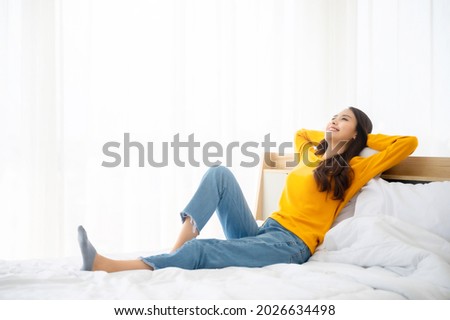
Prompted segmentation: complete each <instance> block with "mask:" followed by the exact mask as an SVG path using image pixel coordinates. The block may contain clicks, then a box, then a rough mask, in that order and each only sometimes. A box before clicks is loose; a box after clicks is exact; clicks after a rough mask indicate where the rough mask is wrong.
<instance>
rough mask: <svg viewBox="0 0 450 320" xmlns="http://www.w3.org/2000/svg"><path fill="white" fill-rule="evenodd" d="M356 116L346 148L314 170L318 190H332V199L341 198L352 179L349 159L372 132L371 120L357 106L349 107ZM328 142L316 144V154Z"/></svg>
mask: <svg viewBox="0 0 450 320" xmlns="http://www.w3.org/2000/svg"><path fill="white" fill-rule="evenodd" d="M349 109H350V110H351V111H352V112H353V114H354V115H355V118H356V132H357V134H356V137H355V139H353V140H352V141H350V142H348V143H349V145H348V146H347V149H346V150H345V151H344V152H343V153H341V154H337V155H335V156H333V157H330V158H328V159H325V160H323V161H321V163H320V164H319V166H318V167H317V168H316V169H315V170H314V179H315V180H316V183H317V186H318V188H319V191H321V192H324V191H326V192H327V193H328V192H330V191H333V199H335V200H343V199H344V194H345V191H346V190H347V189H348V187H350V184H351V183H352V180H353V170H352V168H351V167H350V165H349V162H350V160H351V159H352V158H353V157H354V156H357V155H359V153H360V152H361V151H362V149H364V148H365V147H366V144H367V135H368V134H369V133H371V132H372V121H370V119H369V117H368V116H367V115H366V114H365V113H364V112H363V111H361V110H359V109H358V108H354V107H349ZM327 147H328V142H327V141H326V140H325V139H323V140H322V141H320V143H319V145H318V146H317V151H316V155H323V154H324V153H325V151H326V150H327Z"/></svg>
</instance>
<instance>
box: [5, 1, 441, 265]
mask: <svg viewBox="0 0 450 320" xmlns="http://www.w3.org/2000/svg"><path fill="white" fill-rule="evenodd" d="M448 16H450V7H449V3H448V1H445V0H441V1H439V0H434V1H431V0H421V1H419V0H416V1H407V0H402V1H400V0H398V1H370V0H364V1H361V0H360V1H356V0H353V1H350V0H348V1H344V0H340V1H333V0H328V1H325V0H322V1H316V0H314V1H312V0H309V1H307V0H303V1H294V0H292V1H275V0H271V1H259V0H253V1H250V0H240V1H225V0H222V1H220V0H217V1H210V0H202V1H200V0H192V1H181V0H173V1H163V0H157V1H144V0H131V1H130V0H129V1H124V0H114V1H110V0H81V1H80V0H79V1H76V0H47V1H46V0H41V1H35V0H20V1H12V0H0V49H1V51H0V108H1V111H0V119H1V120H0V125H1V127H0V130H1V131H0V132H1V134H2V135H1V136H2V139H1V142H0V147H1V153H0V161H1V163H0V164H1V167H0V199H1V201H0V214H1V221H0V222H1V226H0V256H1V257H2V258H7V259H14V258H33V257H48V256H62V255H76V254H78V248H77V243H76V232H75V231H76V226H77V225H78V224H83V225H85V227H86V228H87V230H88V232H89V234H90V235H91V238H92V240H93V242H94V244H96V246H97V247H98V249H99V250H100V251H102V252H104V253H119V252H142V251H153V250H156V249H164V248H168V247H170V245H171V244H172V241H173V240H174V238H175V236H176V234H177V231H178V228H179V216H178V212H179V211H180V210H182V209H183V207H184V206H185V204H186V203H187V201H188V200H189V198H190V196H191V195H192V193H193V192H194V190H195V188H196V186H197V185H198V183H199V181H200V179H201V176H202V174H203V173H204V172H205V170H206V169H207V166H206V165H205V163H203V157H202V155H203V156H204V153H203V150H202V147H203V146H204V145H205V144H206V143H208V142H218V143H220V145H221V146H222V147H223V148H224V152H223V154H222V156H220V157H212V158H211V159H210V161H216V160H219V161H221V162H223V163H224V164H228V165H230V168H231V170H232V171H233V172H234V173H235V175H236V176H237V178H238V180H239V181H240V182H241V185H242V188H243V191H244V193H245V195H246V197H247V200H248V202H249V204H250V206H251V207H252V208H254V206H255V196H256V188H257V184H256V183H257V178H258V173H259V171H258V170H259V168H258V167H255V166H254V167H251V168H244V167H242V166H240V161H246V162H250V161H251V160H252V159H251V158H249V157H248V155H245V154H243V152H242V151H241V150H240V149H239V148H240V147H242V145H243V144H244V143H246V142H254V143H258V145H257V147H255V148H249V149H248V150H250V151H252V152H255V153H258V154H261V153H262V152H263V151H264V150H263V148H262V142H263V141H264V137H265V136H266V135H267V134H270V139H271V141H273V142H276V145H277V146H279V145H280V144H281V143H282V142H291V140H292V137H293V133H294V132H295V130H296V129H298V128H300V127H308V128H318V129H321V128H323V127H324V125H325V123H326V122H327V121H328V118H329V117H330V116H331V115H332V114H334V113H335V112H337V111H339V110H341V109H342V108H344V107H346V106H349V105H354V106H359V107H361V108H362V109H363V110H366V111H367V113H368V114H369V115H370V116H371V117H372V119H373V121H374V124H375V130H376V131H381V132H386V133H400V134H414V135H417V136H418V137H419V139H420V142H421V144H420V147H419V149H418V150H417V154H422V155H434V156H450V136H449V135H448V134H447V133H446V132H445V127H446V126H445V124H446V123H445V122H446V121H447V119H449V118H450V117H449V116H450V112H449V109H448V105H449V104H450V97H449V92H450V90H449V89H450V88H449V86H450V79H449V75H450V62H449V61H448V56H450V22H449V21H448V19H446V17H448ZM126 134H129V137H130V140H131V141H134V142H139V143H141V144H142V145H143V146H144V148H145V150H144V151H145V154H146V155H145V160H147V153H148V151H149V149H150V148H149V145H148V144H147V143H149V142H150V143H153V149H152V150H153V151H154V155H153V158H154V160H155V161H160V160H161V159H162V157H163V155H162V154H161V153H162V150H163V149H162V148H163V143H164V142H167V143H169V147H168V162H169V165H168V166H167V167H163V168H157V167H155V166H151V165H149V164H148V163H146V164H145V166H144V167H140V166H139V155H138V148H137V147H133V148H131V149H130V157H131V163H130V166H129V167H125V166H124V159H123V156H124V149H123V146H124V139H125V135H126ZM177 134H178V137H179V139H180V141H183V142H186V141H188V137H189V135H191V134H192V136H193V137H194V139H195V141H196V142H198V143H200V147H197V148H195V152H194V154H193V155H191V156H192V157H193V158H194V160H196V161H197V162H199V166H198V167H197V166H193V165H191V164H190V163H189V154H188V152H187V150H183V149H182V151H181V152H180V155H179V158H180V160H182V161H184V162H185V167H180V166H177V165H175V163H174V162H175V160H174V158H175V154H174V152H173V149H171V147H170V143H171V142H173V140H174V136H176V135H177ZM108 142H118V143H120V145H121V148H119V149H115V150H116V152H117V153H119V154H120V155H121V157H122V159H121V160H122V161H121V164H120V165H119V166H117V167H114V168H107V167H104V166H102V162H103V161H107V162H111V161H112V158H111V157H108V156H106V155H105V154H104V150H103V146H104V145H105V144H106V143H108ZM233 143H234V144H235V145H236V144H239V147H235V148H234V149H233V152H232V153H230V154H229V155H232V158H230V157H227V156H226V155H227V154H226V150H225V149H226V147H227V146H230V145H232V144H233ZM212 151H213V150H211V152H212ZM272 151H277V149H276V147H274V148H273V149H272ZM227 161H228V163H227ZM218 229H219V227H218V223H217V221H216V220H214V221H213V223H212V225H211V226H210V227H207V228H206V230H204V232H203V233H202V236H204V237H207V236H213V235H214V236H216V235H217V232H218ZM219 236H220V235H219Z"/></svg>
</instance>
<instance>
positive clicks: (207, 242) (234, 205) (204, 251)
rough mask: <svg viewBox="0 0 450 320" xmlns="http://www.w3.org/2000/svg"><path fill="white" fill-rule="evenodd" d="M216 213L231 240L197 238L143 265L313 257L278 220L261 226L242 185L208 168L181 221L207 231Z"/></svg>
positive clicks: (206, 265) (204, 265)
mask: <svg viewBox="0 0 450 320" xmlns="http://www.w3.org/2000/svg"><path fill="white" fill-rule="evenodd" d="M214 212H216V213H217V215H218V217H219V220H220V223H221V225H222V228H223V230H224V233H225V236H226V238H227V240H218V239H193V240H190V241H188V242H186V243H185V244H184V245H183V246H182V247H181V248H179V249H178V250H177V251H175V252H173V253H169V254H161V255H155V256H149V257H141V259H142V261H143V262H145V263H146V264H148V265H149V266H151V267H152V268H153V269H154V270H157V269H162V268H167V267H178V268H182V269H190V270H193V269H213V268H225V267H230V266H242V267H263V266H267V265H271V264H276V263H298V264H300V263H303V262H306V261H307V260H308V259H309V257H310V256H311V253H310V250H309V248H308V247H307V246H306V244H305V243H304V242H303V241H302V240H301V239H300V238H299V237H297V236H296V235H294V234H293V233H292V232H290V231H288V230H286V229H285V228H284V227H283V226H281V225H280V224H279V223H278V222H276V221H275V220H273V219H271V218H268V219H267V220H266V221H265V222H264V224H263V225H262V226H261V227H258V225H257V223H256V221H255V218H254V217H253V215H252V213H251V211H250V209H249V207H248V204H247V202H246V200H245V198H244V195H243V193H242V191H241V188H240V187H239V184H238V182H237V181H236V179H235V177H234V176H233V174H232V173H231V171H230V170H229V169H228V168H226V167H223V166H218V167H211V168H209V169H208V171H207V172H206V173H205V175H204V176H203V178H202V180H201V182H200V185H199V187H198V189H197V191H196V192H195V194H194V196H193V197H192V199H191V201H190V202H189V204H188V205H187V206H186V208H185V209H184V210H183V211H182V212H181V218H182V221H183V222H184V220H185V219H186V217H187V216H189V217H191V220H192V222H193V227H194V228H196V229H197V230H198V232H201V230H202V228H203V227H204V226H205V224H206V223H207V222H208V220H209V219H210V217H211V216H212V214H213V213H214Z"/></svg>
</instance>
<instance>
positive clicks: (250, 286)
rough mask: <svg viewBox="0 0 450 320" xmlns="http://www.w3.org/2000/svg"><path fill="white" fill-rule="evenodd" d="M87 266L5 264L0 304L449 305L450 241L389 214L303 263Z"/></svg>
mask: <svg viewBox="0 0 450 320" xmlns="http://www.w3.org/2000/svg"><path fill="white" fill-rule="evenodd" d="M80 264H81V259H80V258H79V257H74V258H64V259H56V260H50V259H47V260H24V261H0V299H450V243H449V242H447V241H446V240H444V239H443V238H440V237H438V236H435V235H434V234H432V233H430V232H429V231H427V230H424V229H420V228H418V227H416V226H412V225H409V224H407V223H405V222H403V221H400V220H397V219H396V218H393V217H387V216H386V217H384V216H375V217H354V218H351V219H348V220H345V221H344V222H342V223H341V224H339V225H338V226H336V227H335V228H333V229H332V230H331V231H330V232H329V233H328V234H327V237H326V239H325V242H324V243H323V245H322V246H321V247H320V248H319V250H318V251H317V252H316V253H315V254H314V256H313V257H312V258H311V259H310V261H308V262H307V263H305V264H303V265H288V264H278V265H272V266H268V267H265V268H256V269H253V268H240V267H231V268H225V269H221V270H195V271H187V270H181V269H177V268H168V269H164V270H158V271H156V272H151V271H126V272H119V273H114V274H107V273H105V272H83V271H79V267H80Z"/></svg>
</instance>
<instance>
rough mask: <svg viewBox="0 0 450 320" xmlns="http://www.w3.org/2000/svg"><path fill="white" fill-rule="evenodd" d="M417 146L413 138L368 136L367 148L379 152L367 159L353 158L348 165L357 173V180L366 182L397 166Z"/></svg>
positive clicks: (415, 139) (380, 135) (381, 135)
mask: <svg viewBox="0 0 450 320" xmlns="http://www.w3.org/2000/svg"><path fill="white" fill-rule="evenodd" d="M417 145H418V141H417V138H416V137H414V136H388V135H384V134H369V135H368V138H367V146H368V147H369V148H372V149H374V150H377V151H379V152H378V153H376V154H374V155H372V156H370V157H368V158H361V157H355V158H354V159H352V161H350V164H351V165H352V168H353V170H354V171H355V173H357V176H358V177H357V178H358V179H362V180H367V181H368V180H370V179H372V177H374V176H376V175H378V174H380V173H382V172H384V171H386V170H388V169H389V168H391V167H393V166H395V165H397V164H399V163H400V162H401V161H402V160H403V159H405V158H407V157H408V156H409V155H410V154H411V153H413V152H414V150H415V149H416V148H417ZM367 181H366V182H367Z"/></svg>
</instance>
